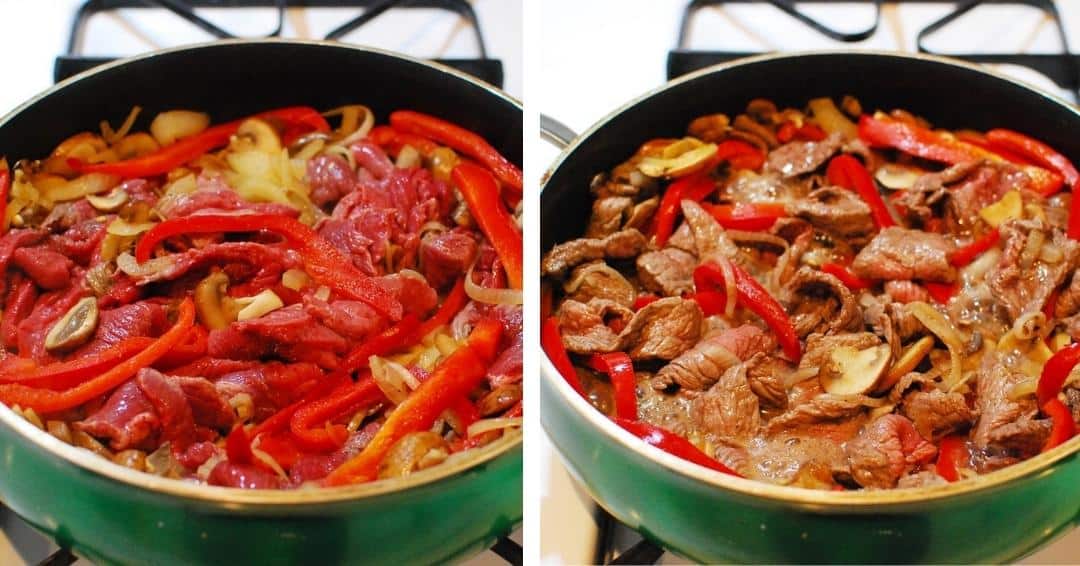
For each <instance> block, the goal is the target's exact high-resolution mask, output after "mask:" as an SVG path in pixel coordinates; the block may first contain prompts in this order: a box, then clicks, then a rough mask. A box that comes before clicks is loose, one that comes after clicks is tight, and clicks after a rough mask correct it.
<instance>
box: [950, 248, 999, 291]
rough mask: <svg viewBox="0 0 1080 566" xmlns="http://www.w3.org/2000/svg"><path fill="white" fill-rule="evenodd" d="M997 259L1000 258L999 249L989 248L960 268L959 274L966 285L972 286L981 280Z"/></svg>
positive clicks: (995, 263)
mask: <svg viewBox="0 0 1080 566" xmlns="http://www.w3.org/2000/svg"><path fill="white" fill-rule="evenodd" d="M999 259H1001V250H999V249H997V248H991V249H989V250H987V251H986V252H985V253H983V254H982V255H980V256H979V257H978V258H976V259H975V261H973V262H971V263H970V264H968V266H967V267H965V268H964V269H962V270H961V271H960V276H961V278H963V280H964V281H965V283H966V284H967V285H968V286H973V285H974V284H976V283H978V282H979V281H982V280H983V276H984V275H986V273H987V272H988V271H990V269H991V268H993V267H994V266H995V265H997V263H998V260H999Z"/></svg>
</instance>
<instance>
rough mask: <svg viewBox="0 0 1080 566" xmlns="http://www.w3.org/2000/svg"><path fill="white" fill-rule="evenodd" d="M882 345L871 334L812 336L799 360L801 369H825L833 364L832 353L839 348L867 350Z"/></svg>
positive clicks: (807, 340)
mask: <svg viewBox="0 0 1080 566" xmlns="http://www.w3.org/2000/svg"><path fill="white" fill-rule="evenodd" d="M878 344H881V340H880V339H878V337H877V336H875V335H873V334H871V333H870V332H858V333H845V334H830V335H823V334H811V335H810V336H809V337H807V339H806V351H805V352H803V357H802V359H801V360H799V368H800V369H807V368H819V369H820V368H824V367H828V366H829V365H831V364H832V363H833V361H832V353H833V351H834V350H836V349H837V348H851V349H854V350H865V349H866V348H872V347H874V346H877V345H878Z"/></svg>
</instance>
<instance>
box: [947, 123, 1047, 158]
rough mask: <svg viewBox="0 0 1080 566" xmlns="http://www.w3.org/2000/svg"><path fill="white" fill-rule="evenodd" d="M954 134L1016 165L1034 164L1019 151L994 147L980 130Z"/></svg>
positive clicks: (962, 131) (963, 140)
mask: <svg viewBox="0 0 1080 566" xmlns="http://www.w3.org/2000/svg"><path fill="white" fill-rule="evenodd" d="M953 135H955V136H956V139H958V140H960V141H962V142H967V143H969V144H971V145H974V146H976V147H981V148H983V149H985V150H986V151H990V152H993V153H996V154H998V155H1000V156H1001V157H1004V158H1005V160H1006V161H1008V162H1010V163H1015V164H1016V165H1034V163H1032V162H1031V160H1029V159H1028V158H1026V157H1024V156H1022V155H1020V154H1018V153H1013V152H1012V151H1009V150H1007V149H1005V148H1003V147H1000V146H998V147H994V146H992V145H990V142H989V141H988V140H987V139H986V136H984V135H982V134H980V133H978V132H973V131H971V130H960V131H958V132H953Z"/></svg>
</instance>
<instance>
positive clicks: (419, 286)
mask: <svg viewBox="0 0 1080 566" xmlns="http://www.w3.org/2000/svg"><path fill="white" fill-rule="evenodd" d="M375 284H377V285H378V286H379V287H382V288H383V290H384V291H386V292H387V293H388V294H390V295H391V296H392V297H395V298H397V300H399V301H401V304H402V306H404V307H405V312H407V313H413V314H415V315H417V316H419V317H421V318H424V317H426V315H427V314H428V313H430V312H431V311H433V310H435V307H436V306H438V304H439V294H438V293H437V292H436V291H435V289H432V288H431V285H428V283H427V281H424V280H423V279H422V278H420V277H416V274H415V273H414V274H411V275H410V274H408V273H391V274H390V275H383V276H382V277H376V278H375Z"/></svg>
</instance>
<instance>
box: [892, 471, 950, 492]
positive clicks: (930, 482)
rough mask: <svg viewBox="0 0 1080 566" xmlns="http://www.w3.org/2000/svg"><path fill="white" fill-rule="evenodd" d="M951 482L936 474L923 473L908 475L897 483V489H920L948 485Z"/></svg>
mask: <svg viewBox="0 0 1080 566" xmlns="http://www.w3.org/2000/svg"><path fill="white" fill-rule="evenodd" d="M948 484H949V482H948V481H947V480H946V479H945V478H943V477H941V476H939V475H937V474H936V473H934V472H930V471H923V472H915V473H912V474H908V475H906V476H903V477H901V478H900V481H898V482H896V487H898V488H901V489H905V488H918V487H933V486H935V485H948Z"/></svg>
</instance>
